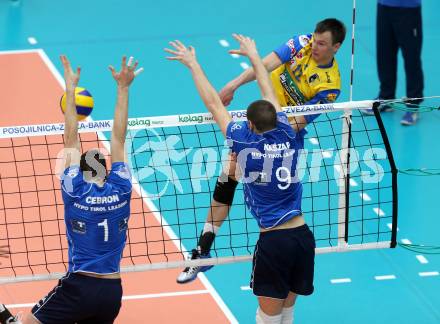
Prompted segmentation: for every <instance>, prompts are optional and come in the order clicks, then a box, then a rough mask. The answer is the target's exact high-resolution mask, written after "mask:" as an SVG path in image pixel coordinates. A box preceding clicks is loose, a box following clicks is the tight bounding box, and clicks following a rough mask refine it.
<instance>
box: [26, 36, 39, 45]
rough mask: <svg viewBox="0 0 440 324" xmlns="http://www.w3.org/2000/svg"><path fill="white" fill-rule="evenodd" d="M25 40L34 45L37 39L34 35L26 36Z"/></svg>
mask: <svg viewBox="0 0 440 324" xmlns="http://www.w3.org/2000/svg"><path fill="white" fill-rule="evenodd" d="M27 40H28V42H29V44H31V45H35V44H37V43H38V42H37V39H36V38H35V37H28V39H27Z"/></svg>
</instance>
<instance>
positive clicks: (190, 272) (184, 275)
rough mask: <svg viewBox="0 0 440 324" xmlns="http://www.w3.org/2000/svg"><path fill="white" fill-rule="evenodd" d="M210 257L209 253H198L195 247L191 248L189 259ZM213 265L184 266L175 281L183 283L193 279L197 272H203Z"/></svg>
mask: <svg viewBox="0 0 440 324" xmlns="http://www.w3.org/2000/svg"><path fill="white" fill-rule="evenodd" d="M210 257H211V254H210V253H208V254H203V255H202V254H200V253H199V251H197V250H196V249H193V250H192V251H191V257H190V260H196V259H209V258H210ZM212 267H213V266H212V265H208V266H195V267H186V268H185V269H184V270H183V271H182V272H181V273H180V274H179V276H178V277H177V283H180V284H184V283H188V282H191V281H193V280H194V279H196V278H197V274H198V273H199V272H205V271H208V270H209V269H211V268H212Z"/></svg>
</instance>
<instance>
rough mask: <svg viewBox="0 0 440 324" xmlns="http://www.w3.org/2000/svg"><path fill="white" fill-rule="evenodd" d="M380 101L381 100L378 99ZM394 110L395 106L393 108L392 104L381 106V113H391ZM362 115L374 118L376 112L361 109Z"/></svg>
mask: <svg viewBox="0 0 440 324" xmlns="http://www.w3.org/2000/svg"><path fill="white" fill-rule="evenodd" d="M377 100H380V99H377ZM393 110H394V108H393V106H391V105H390V104H381V105H380V106H379V112H389V111H393ZM360 111H361V113H362V115H366V116H373V115H374V111H373V109H360Z"/></svg>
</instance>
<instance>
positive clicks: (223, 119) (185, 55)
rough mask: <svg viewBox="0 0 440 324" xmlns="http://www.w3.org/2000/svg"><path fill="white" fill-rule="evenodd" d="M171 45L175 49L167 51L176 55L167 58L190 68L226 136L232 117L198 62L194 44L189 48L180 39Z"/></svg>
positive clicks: (204, 98)
mask: <svg viewBox="0 0 440 324" xmlns="http://www.w3.org/2000/svg"><path fill="white" fill-rule="evenodd" d="M170 45H171V46H173V47H174V50H171V49H168V48H166V49H165V51H166V52H168V53H170V54H172V55H174V56H170V57H167V59H169V60H177V61H179V62H181V63H182V64H184V65H185V66H186V67H188V68H189V70H190V71H191V74H192V77H193V79H194V83H195V85H196V88H197V91H198V92H199V95H200V97H201V98H202V100H203V103H204V104H205V106H206V108H208V110H209V112H210V113H211V114H212V116H213V117H214V119H215V121H216V123H217V124H218V126H219V127H220V130H221V131H222V133H223V135H225V136H226V128H227V127H228V124H229V123H230V121H231V120H232V118H231V116H230V115H229V113H228V111H227V110H226V108H225V106H224V105H223V103H222V101H221V100H220V97H219V95H218V94H217V91H216V90H215V89H214V87H213V86H212V85H211V83H210V82H209V80H208V78H207V77H206V75H205V73H204V72H203V70H202V68H201V66H200V65H199V63H198V62H197V59H196V51H195V49H194V48H193V47H192V46H190V47H188V48H187V47H186V46H185V45H184V44H182V43H181V42H180V41H178V40H176V41H174V42H170Z"/></svg>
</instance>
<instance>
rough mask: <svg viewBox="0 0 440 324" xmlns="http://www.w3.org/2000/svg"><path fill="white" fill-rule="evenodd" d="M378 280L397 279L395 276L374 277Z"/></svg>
mask: <svg viewBox="0 0 440 324" xmlns="http://www.w3.org/2000/svg"><path fill="white" fill-rule="evenodd" d="M374 279H376V280H393V279H396V276H395V275H385V276H374Z"/></svg>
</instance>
